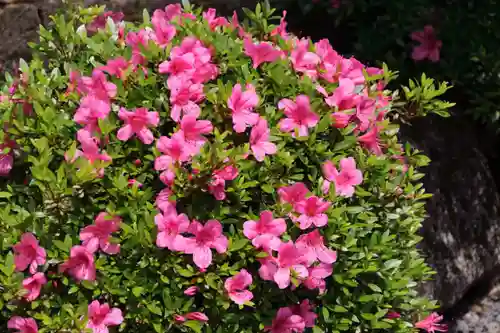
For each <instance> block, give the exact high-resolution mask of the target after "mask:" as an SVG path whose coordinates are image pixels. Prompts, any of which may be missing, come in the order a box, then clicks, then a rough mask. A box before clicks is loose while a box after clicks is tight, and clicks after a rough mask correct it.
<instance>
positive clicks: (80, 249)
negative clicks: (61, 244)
mask: <svg viewBox="0 0 500 333" xmlns="http://www.w3.org/2000/svg"><path fill="white" fill-rule="evenodd" d="M59 271H60V272H65V271H69V274H70V275H71V276H73V277H74V278H75V279H76V280H78V281H82V280H88V281H94V280H95V264H94V256H93V255H92V253H91V252H90V251H89V250H87V248H86V247H85V246H79V245H77V246H73V247H72V248H71V251H70V256H69V259H68V260H67V261H66V262H65V263H63V264H62V265H61V266H59Z"/></svg>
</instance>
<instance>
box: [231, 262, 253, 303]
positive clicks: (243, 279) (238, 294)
mask: <svg viewBox="0 0 500 333" xmlns="http://www.w3.org/2000/svg"><path fill="white" fill-rule="evenodd" d="M251 284H252V275H250V273H248V272H247V270H246V269H242V270H241V271H240V272H239V273H238V274H236V275H235V276H233V277H230V278H228V279H227V280H226V282H224V288H225V289H226V291H227V293H228V294H229V298H230V299H231V300H232V301H233V302H235V303H236V304H238V305H243V304H245V303H246V302H248V301H250V300H251V299H252V298H253V293H252V292H251V291H249V290H247V288H248V286H250V285H251Z"/></svg>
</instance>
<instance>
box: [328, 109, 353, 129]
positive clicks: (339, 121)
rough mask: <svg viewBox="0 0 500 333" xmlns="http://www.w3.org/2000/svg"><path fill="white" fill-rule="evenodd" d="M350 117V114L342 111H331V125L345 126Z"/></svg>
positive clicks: (336, 126)
mask: <svg viewBox="0 0 500 333" xmlns="http://www.w3.org/2000/svg"><path fill="white" fill-rule="evenodd" d="M351 119H352V115H349V114H346V113H344V112H334V113H332V120H333V126H334V127H335V128H346V127H347V125H349V122H350V121H351Z"/></svg>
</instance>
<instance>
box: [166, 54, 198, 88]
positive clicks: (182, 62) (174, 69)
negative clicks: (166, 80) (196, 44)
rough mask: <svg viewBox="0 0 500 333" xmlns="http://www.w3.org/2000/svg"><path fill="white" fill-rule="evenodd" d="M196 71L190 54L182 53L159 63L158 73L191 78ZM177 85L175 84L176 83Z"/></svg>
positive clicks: (192, 56) (194, 62)
mask: <svg viewBox="0 0 500 333" xmlns="http://www.w3.org/2000/svg"><path fill="white" fill-rule="evenodd" d="M195 71H196V58H195V55H194V54H193V53H191V52H189V53H184V54H182V55H180V56H177V57H172V56H171V58H170V60H167V61H164V62H162V63H160V65H159V66H158V72H160V74H170V75H174V76H182V77H191V76H192V75H193V74H194V72H195ZM176 83H177V82H176Z"/></svg>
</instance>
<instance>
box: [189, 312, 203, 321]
mask: <svg viewBox="0 0 500 333" xmlns="http://www.w3.org/2000/svg"><path fill="white" fill-rule="evenodd" d="M185 317H186V319H189V320H197V321H203V322H206V321H208V317H207V315H206V314H204V313H203V312H190V313H186V314H185Z"/></svg>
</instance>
